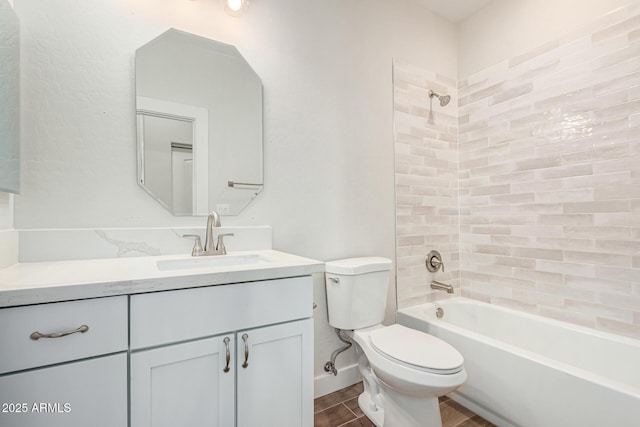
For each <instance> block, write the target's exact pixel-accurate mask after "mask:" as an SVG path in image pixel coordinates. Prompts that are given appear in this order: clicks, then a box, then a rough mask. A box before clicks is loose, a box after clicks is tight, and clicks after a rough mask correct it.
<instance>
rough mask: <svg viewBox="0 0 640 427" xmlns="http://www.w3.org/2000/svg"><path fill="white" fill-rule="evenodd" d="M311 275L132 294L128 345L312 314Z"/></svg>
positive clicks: (146, 344)
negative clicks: (129, 342)
mask: <svg viewBox="0 0 640 427" xmlns="http://www.w3.org/2000/svg"><path fill="white" fill-rule="evenodd" d="M312 306H313V283H312V279H311V276H304V277H293V278H288V279H278V280H265V281H260V282H248V283H237V284H231V285H219V286H210V287H206V288H196V289H182V290H177V291H166V292H157V293H152V294H144V295H132V296H131V306H130V310H131V326H130V327H131V348H132V349H139V348H144V347H152V346H156V345H161V344H167V343H171V342H178V341H186V340H191V339H195V338H201V337H206V336H212V335H217V334H221V333H225V332H228V331H235V330H238V329H249V328H254V327H257V326H262V325H269V324H273V323H280V322H287V321H290V320H296V319H303V318H307V317H311V315H312V312H313V307H312Z"/></svg>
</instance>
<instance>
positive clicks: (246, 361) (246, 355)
mask: <svg viewBox="0 0 640 427" xmlns="http://www.w3.org/2000/svg"><path fill="white" fill-rule="evenodd" d="M248 340H249V335H247V334H242V341H244V363H243V364H242V367H243V368H246V367H248V366H249V343H248V342H247V341H248Z"/></svg>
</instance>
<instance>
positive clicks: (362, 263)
mask: <svg viewBox="0 0 640 427" xmlns="http://www.w3.org/2000/svg"><path fill="white" fill-rule="evenodd" d="M391 265H392V262H391V260H390V259H388V258H383V257H362V258H349V259H339V260H335V261H328V262H327V263H326V264H325V270H326V272H327V273H333V274H345V275H355V274H364V273H373V272H376V271H389V270H391Z"/></svg>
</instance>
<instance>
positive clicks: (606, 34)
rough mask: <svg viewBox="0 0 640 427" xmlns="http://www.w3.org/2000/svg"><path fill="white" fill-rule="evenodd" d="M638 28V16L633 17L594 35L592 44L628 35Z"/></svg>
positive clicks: (639, 17)
mask: <svg viewBox="0 0 640 427" xmlns="http://www.w3.org/2000/svg"><path fill="white" fill-rule="evenodd" d="M638 27H640V16H634V17H632V18H629V19H626V20H624V21H622V22H619V23H617V24H614V25H611V26H609V27H607V28H605V29H603V30H600V31H598V32H596V33H594V34H593V36H592V37H591V40H592V41H593V42H594V43H597V42H601V41H603V40H607V39H610V38H612V37H616V36H620V35H623V34H629V33H630V32H632V31H633V30H637V29H638Z"/></svg>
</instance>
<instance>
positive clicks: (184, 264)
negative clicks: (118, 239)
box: [156, 254, 273, 271]
mask: <svg viewBox="0 0 640 427" xmlns="http://www.w3.org/2000/svg"><path fill="white" fill-rule="evenodd" d="M271 263H273V261H272V260H270V259H269V258H266V257H263V256H261V255H257V254H248V255H214V256H201V257H189V258H180V259H163V260H159V261H156V265H157V266H158V270H161V271H166V270H190V269H195V268H220V267H237V266H243V265H247V266H248V265H258V264H265V265H266V264H271Z"/></svg>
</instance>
